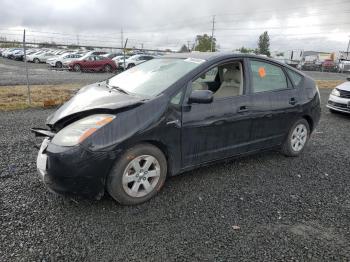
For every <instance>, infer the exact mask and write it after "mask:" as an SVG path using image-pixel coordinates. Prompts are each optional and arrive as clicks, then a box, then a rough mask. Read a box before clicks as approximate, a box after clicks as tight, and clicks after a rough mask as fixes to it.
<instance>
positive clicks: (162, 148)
mask: <svg viewBox="0 0 350 262" xmlns="http://www.w3.org/2000/svg"><path fill="white" fill-rule="evenodd" d="M140 144H150V145H152V146H155V147H156V148H158V149H159V150H160V151H161V152H162V153H163V154H164V156H165V159H166V162H167V166H168V168H167V169H168V176H169V175H170V176H171V175H172V174H173V159H172V157H171V154H170V152H169V148H168V147H167V146H166V145H165V144H164V143H163V142H161V141H159V140H152V139H146V140H141V141H138V142H137V143H135V144H133V145H132V146H130V147H134V146H137V145H140Z"/></svg>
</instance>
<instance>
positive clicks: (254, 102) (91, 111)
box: [32, 53, 320, 205]
mask: <svg viewBox="0 0 350 262" xmlns="http://www.w3.org/2000/svg"><path fill="white" fill-rule="evenodd" d="M319 119H320V96H319V92H318V89H317V86H316V85H315V82H314V81H313V80H312V79H311V78H309V77H308V76H306V75H304V74H303V73H301V72H300V71H298V70H296V69H294V68H291V67H289V66H287V65H284V64H281V63H279V62H277V61H274V60H272V59H268V58H265V57H260V56H253V55H239V54H233V53H230V54H222V53H184V54H174V55H167V56H163V57H160V58H156V59H153V60H150V61H148V62H145V63H143V64H140V65H138V66H135V67H133V68H131V69H129V70H126V71H124V72H123V73H120V74H118V75H116V76H114V77H112V78H110V79H108V80H107V81H104V82H100V83H96V84H92V85H88V86H85V87H83V88H82V89H80V90H79V92H78V93H77V94H76V95H75V96H73V97H72V98H71V99H70V100H69V101H68V102H66V103H65V104H63V105H62V106H61V107H60V108H59V109H58V110H57V111H56V112H55V113H53V114H52V115H50V116H49V117H48V119H47V126H48V129H39V128H32V131H33V132H34V133H35V134H36V135H37V136H43V137H45V138H44V141H43V142H42V145H41V148H40V150H39V154H38V157H37V167H38V171H39V174H40V177H41V179H42V180H43V182H44V183H45V184H46V186H47V187H48V188H49V189H50V190H51V191H54V192H56V193H60V194H76V195H83V196H87V197H95V198H101V196H102V195H103V194H104V193H105V192H106V191H107V192H108V193H109V194H110V195H111V196H112V197H113V198H114V199H115V200H116V201H118V202H119V203H121V204H127V205H132V204H139V203H142V202H144V201H146V200H148V199H150V198H151V197H153V196H154V195H155V194H156V193H157V192H158V191H159V190H160V189H161V188H162V186H163V184H164V182H165V180H166V178H167V177H168V176H173V175H176V174H180V173H183V172H185V171H188V170H191V169H193V168H196V167H199V166H203V165H208V164H210V163H213V162H216V161H220V160H224V159H227V158H232V157H235V156H240V155H244V154H251V153H254V152H258V151H261V150H269V149H280V151H281V152H282V153H283V154H284V155H286V156H298V155H299V154H301V153H302V152H303V150H304V149H305V146H306V144H307V142H308V140H309V138H310V135H311V133H312V132H313V131H314V130H315V127H316V125H317V124H318V122H319Z"/></svg>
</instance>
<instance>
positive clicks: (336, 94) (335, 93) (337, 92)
mask: <svg viewBox="0 0 350 262" xmlns="http://www.w3.org/2000/svg"><path fill="white" fill-rule="evenodd" d="M332 95H334V96H340V92H339V91H338V89H336V88H334V89H333V90H332Z"/></svg>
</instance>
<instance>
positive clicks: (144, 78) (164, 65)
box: [109, 58, 205, 96]
mask: <svg viewBox="0 0 350 262" xmlns="http://www.w3.org/2000/svg"><path fill="white" fill-rule="evenodd" d="M204 61H205V60H201V59H192V58H188V59H171V58H161V59H152V60H150V61H148V62H145V63H142V64H140V65H138V66H135V67H133V68H131V69H128V70H126V71H124V72H123V73H120V74H118V75H116V76H114V77H112V78H111V79H110V80H109V84H110V85H111V86H117V87H120V88H121V89H123V90H125V91H127V92H129V93H135V94H139V95H143V96H156V95H158V94H160V93H161V92H163V91H164V90H165V89H167V88H168V87H169V86H170V85H172V84H174V83H175V82H176V81H177V80H178V79H179V78H181V77H183V76H184V75H185V74H187V73H188V72H190V71H191V70H193V69H194V68H196V67H197V66H199V65H200V64H201V63H203V62H204Z"/></svg>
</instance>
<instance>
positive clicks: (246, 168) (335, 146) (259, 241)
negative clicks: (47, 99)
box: [0, 90, 350, 261]
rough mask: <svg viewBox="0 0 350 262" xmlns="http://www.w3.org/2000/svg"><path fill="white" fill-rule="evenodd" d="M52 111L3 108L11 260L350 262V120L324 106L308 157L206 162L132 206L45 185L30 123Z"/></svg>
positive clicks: (5, 252)
mask: <svg viewBox="0 0 350 262" xmlns="http://www.w3.org/2000/svg"><path fill="white" fill-rule="evenodd" d="M329 92H330V90H321V95H322V99H323V103H325V101H326V99H327V96H328V93H329ZM51 112H52V110H40V109H37V110H25V111H14V112H7V113H4V112H2V113H0V127H1V134H0V148H1V161H0V170H2V172H1V175H0V260H1V261H252V260H258V261H273V260H278V261H281V260H288V261H305V260H307V261H349V260H350V245H349V243H350V191H349V185H350V176H349V175H350V172H349V170H350V163H349V156H350V147H349V145H350V133H349V130H350V117H348V116H344V115H339V114H336V115H333V114H330V113H329V112H328V110H327V109H326V108H325V107H324V106H323V115H322V119H321V121H320V124H319V127H318V128H317V131H316V132H315V133H314V135H313V137H312V139H311V140H310V143H309V145H308V147H307V149H306V151H305V152H304V154H303V155H302V156H300V157H298V158H286V157H284V156H282V155H281V154H279V153H278V152H268V153H262V154H259V155H254V156H249V157H244V158H241V159H238V160H233V161H229V162H227V163H222V164H216V165H213V166H210V167H206V168H200V169H198V170H195V171H192V172H188V173H186V174H184V175H181V176H177V177H172V178H170V179H168V180H167V182H166V184H165V187H164V189H163V190H162V191H161V192H160V194H158V196H156V197H155V198H154V199H152V200H151V201H149V202H147V203H145V204H142V205H140V206H136V207H124V206H120V205H118V204H117V203H115V202H114V201H113V200H112V199H111V198H110V197H108V196H106V197H104V198H103V199H102V200H100V201H89V200H82V199H69V198H64V197H61V196H57V195H54V194H52V193H49V192H48V191H47V190H46V189H45V187H44V185H43V184H42V183H41V182H39V179H38V178H37V174H36V167H35V158H36V154H37V150H36V149H34V148H33V147H32V141H36V142H39V141H38V140H34V139H33V136H32V134H30V132H29V128H30V127H33V126H39V125H42V124H43V123H44V120H45V118H46V117H47V115H48V114H49V113H51Z"/></svg>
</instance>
